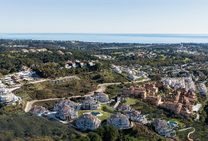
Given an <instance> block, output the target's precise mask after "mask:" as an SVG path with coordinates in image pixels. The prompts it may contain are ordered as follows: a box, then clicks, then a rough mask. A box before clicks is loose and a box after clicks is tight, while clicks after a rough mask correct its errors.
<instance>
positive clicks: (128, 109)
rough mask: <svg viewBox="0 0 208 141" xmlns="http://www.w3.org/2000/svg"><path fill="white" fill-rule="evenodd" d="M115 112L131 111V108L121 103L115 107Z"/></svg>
mask: <svg viewBox="0 0 208 141" xmlns="http://www.w3.org/2000/svg"><path fill="white" fill-rule="evenodd" d="M117 110H118V111H131V106H130V105H129V104H124V103H122V104H120V105H119V106H118V107H117Z"/></svg>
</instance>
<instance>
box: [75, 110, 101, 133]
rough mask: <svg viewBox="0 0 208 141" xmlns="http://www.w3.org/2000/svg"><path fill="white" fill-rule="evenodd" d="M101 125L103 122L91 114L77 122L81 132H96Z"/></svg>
mask: <svg viewBox="0 0 208 141" xmlns="http://www.w3.org/2000/svg"><path fill="white" fill-rule="evenodd" d="M100 124H101V121H100V120H99V119H98V118H97V117H96V116H93V115H91V114H83V115H82V116H80V117H79V118H78V119H77V121H76V126H77V127H78V128H79V129H81V130H87V129H88V130H95V129H97V128H98V127H99V126H100Z"/></svg>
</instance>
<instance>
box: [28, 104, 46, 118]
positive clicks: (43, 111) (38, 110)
mask: <svg viewBox="0 0 208 141" xmlns="http://www.w3.org/2000/svg"><path fill="white" fill-rule="evenodd" d="M30 112H31V113H33V114H34V115H36V116H42V115H44V114H48V112H49V111H48V110H47V109H46V108H45V107H42V106H35V107H33V108H32V109H31V110H30Z"/></svg>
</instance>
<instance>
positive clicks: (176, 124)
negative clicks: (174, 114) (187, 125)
mask: <svg viewBox="0 0 208 141" xmlns="http://www.w3.org/2000/svg"><path fill="white" fill-rule="evenodd" d="M168 124H169V125H170V126H171V127H177V126H178V123H177V122H175V121H168Z"/></svg>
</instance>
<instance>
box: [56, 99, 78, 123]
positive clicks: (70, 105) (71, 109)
mask: <svg viewBox="0 0 208 141" xmlns="http://www.w3.org/2000/svg"><path fill="white" fill-rule="evenodd" d="M75 108H76V105H75V103H74V102H73V101H70V100H64V99H63V100H60V101H58V102H57V103H56V104H55V105H54V107H53V110H54V111H57V113H56V117H59V118H60V119H62V120H70V119H75V118H78V112H77V111H76V110H75Z"/></svg>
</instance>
